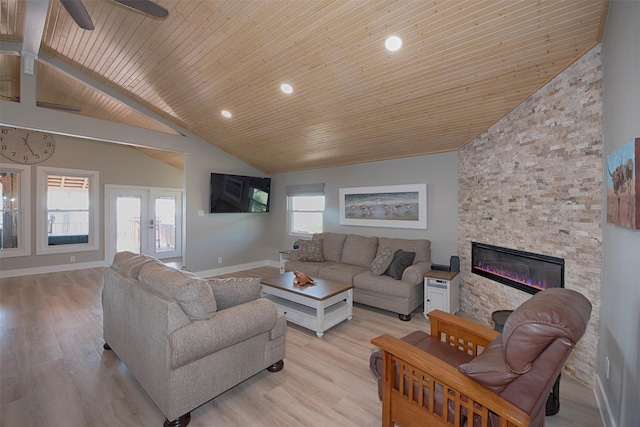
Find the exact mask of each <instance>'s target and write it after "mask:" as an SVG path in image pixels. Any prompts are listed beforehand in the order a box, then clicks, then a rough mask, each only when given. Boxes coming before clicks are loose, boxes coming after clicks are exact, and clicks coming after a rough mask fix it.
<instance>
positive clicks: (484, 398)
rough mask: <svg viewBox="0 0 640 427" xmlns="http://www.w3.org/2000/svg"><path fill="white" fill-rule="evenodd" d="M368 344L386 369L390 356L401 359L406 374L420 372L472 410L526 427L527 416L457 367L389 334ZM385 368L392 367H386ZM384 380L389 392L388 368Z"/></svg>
mask: <svg viewBox="0 0 640 427" xmlns="http://www.w3.org/2000/svg"><path fill="white" fill-rule="evenodd" d="M371 343H372V344H374V345H375V346H377V347H379V348H380V349H381V350H382V351H383V357H384V365H385V367H386V366H387V363H388V361H387V359H388V358H390V357H392V358H394V359H396V361H398V360H401V361H402V362H404V363H406V365H409V366H410V367H411V369H409V370H408V371H409V372H412V371H414V370H415V371H417V372H420V373H422V374H423V375H425V376H427V377H429V378H430V379H431V381H433V382H435V383H439V384H442V385H443V387H444V390H447V391H453V392H455V393H457V394H458V395H459V396H465V397H466V398H468V399H469V400H470V401H471V402H472V403H471V404H470V405H471V407H472V406H473V402H475V403H477V404H479V405H481V406H482V407H483V408H486V409H488V410H489V411H491V412H494V413H495V414H497V415H498V416H499V417H500V418H502V419H504V420H505V421H506V422H507V423H506V424H504V425H514V426H522V427H525V426H527V425H528V424H529V418H530V417H529V415H528V414H527V413H526V412H524V411H523V410H521V409H520V408H518V407H517V406H515V405H514V404H512V403H511V402H509V401H508V400H505V399H504V398H502V397H501V396H499V395H497V394H496V393H494V392H493V391H491V390H489V389H487V388H485V387H483V386H482V385H480V384H479V383H477V382H475V381H474V380H472V379H471V378H469V377H467V376H466V375H464V374H463V373H462V372H460V371H459V370H458V369H457V368H455V367H453V366H451V365H449V364H448V363H446V362H444V361H442V360H440V359H438V358H437V357H435V356H433V355H431V354H429V353H427V352H425V351H423V350H421V349H419V348H418V347H415V346H414V345H412V344H409V343H407V342H405V341H402V340H401V339H398V338H394V337H392V336H390V335H388V334H385V335H381V336H379V337H376V338H374V339H372V340H371ZM388 366H391V365H390V364H389V365H388ZM383 381H384V387H385V388H388V389H389V390H390V389H391V387H392V384H391V382H392V379H391V378H390V375H387V369H385V375H384V378H383ZM390 393H391V391H389V392H385V393H384V396H383V400H384V398H390ZM387 396H389V397H387ZM383 405H384V402H383ZM383 425H384V422H383ZM470 425H472V424H470ZM500 425H503V424H500Z"/></svg>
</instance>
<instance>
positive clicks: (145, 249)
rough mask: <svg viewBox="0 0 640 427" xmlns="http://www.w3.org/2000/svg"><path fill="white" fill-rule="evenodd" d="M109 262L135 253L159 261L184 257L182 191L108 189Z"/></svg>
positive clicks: (107, 233)
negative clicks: (118, 256) (120, 254)
mask: <svg viewBox="0 0 640 427" xmlns="http://www.w3.org/2000/svg"><path fill="white" fill-rule="evenodd" d="M105 190H106V191H105V193H106V198H107V203H106V204H105V206H107V216H108V221H105V224H107V228H106V231H105V236H106V241H107V247H106V260H107V262H110V261H111V260H112V259H113V256H114V255H115V253H116V252H122V251H131V252H134V253H139V254H145V255H151V256H154V257H156V258H159V259H164V258H176V257H181V256H182V244H181V243H182V191H180V190H175V189H158V188H134V187H127V186H106V188H105Z"/></svg>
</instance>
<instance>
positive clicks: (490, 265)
mask: <svg viewBox="0 0 640 427" xmlns="http://www.w3.org/2000/svg"><path fill="white" fill-rule="evenodd" d="M471 271H472V272H473V273H475V274H478V275H480V276H483V277H486V278H488V279H491V280H495V281H496V282H499V283H502V284H505V285H508V286H511V287H513V288H516V289H520V290H521V291H525V292H528V293H530V294H535V293H537V292H539V291H541V290H544V289H548V288H564V259H562V258H556V257H551V256H547V255H541V254H536V253H532V252H524V251H518V250H515V249H509V248H503V247H499V246H492V245H487V244H484V243H477V242H472V243H471Z"/></svg>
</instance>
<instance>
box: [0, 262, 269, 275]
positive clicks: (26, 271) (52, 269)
mask: <svg viewBox="0 0 640 427" xmlns="http://www.w3.org/2000/svg"><path fill="white" fill-rule="evenodd" d="M108 265H110V263H107V262H106V261H93V262H79V263H74V264H62V265H49V266H46V267H35V268H23V269H18V270H6V271H0V279H4V278H8V277H18V276H29V275H31V274H44V273H57V272H60V271H70V270H83V269H85V268H95V267H106V266H108ZM265 266H267V267H275V268H280V263H279V262H278V261H272V260H262V261H256V262H250V263H247V264H239V265H232V266H230V267H223V268H214V269H212V270H205V271H198V272H195V274H197V275H198V276H200V277H213V276H220V275H222V274H229V273H235V272H236V271H242V270H249V269H252V268H258V267H265Z"/></svg>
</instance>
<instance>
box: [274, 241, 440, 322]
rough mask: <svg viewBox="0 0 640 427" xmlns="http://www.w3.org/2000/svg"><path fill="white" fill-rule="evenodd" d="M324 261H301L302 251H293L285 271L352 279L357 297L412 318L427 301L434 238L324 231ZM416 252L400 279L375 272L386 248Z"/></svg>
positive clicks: (320, 276)
mask: <svg viewBox="0 0 640 427" xmlns="http://www.w3.org/2000/svg"><path fill="white" fill-rule="evenodd" d="M318 239H319V240H322V257H321V259H322V261H301V260H300V259H301V257H300V255H301V254H300V251H299V250H294V251H292V252H291V253H290V254H289V260H288V261H287V262H286V263H285V271H301V272H303V273H305V274H307V275H309V276H311V277H318V278H321V279H329V280H335V281H338V282H342V283H350V284H352V285H353V286H354V290H353V300H354V302H358V303H361V304H365V305H369V306H373V307H377V308H381V309H383V310H389V311H392V312H395V313H398V315H399V317H400V319H402V320H410V319H411V312H413V311H414V310H415V309H416V308H418V307H419V306H420V304H422V303H423V296H424V285H423V283H424V279H423V277H424V274H425V273H426V272H427V271H429V270H431V242H430V241H429V240H426V239H396V238H387V237H365V236H359V235H356V234H339V233H320V234H314V235H313V236H312V240H318ZM399 249H400V250H403V251H408V252H414V253H415V259H414V261H413V264H412V265H410V266H409V267H407V268H406V269H405V270H404V271H402V277H401V278H400V279H394V278H393V277H390V276H388V275H386V274H379V273H380V271H378V272H374V270H375V269H374V266H372V264H373V263H374V261H375V260H377V259H379V257H381V256H382V255H383V252H385V251H389V250H390V251H391V252H392V253H394V252H396V251H397V250H399Z"/></svg>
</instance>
